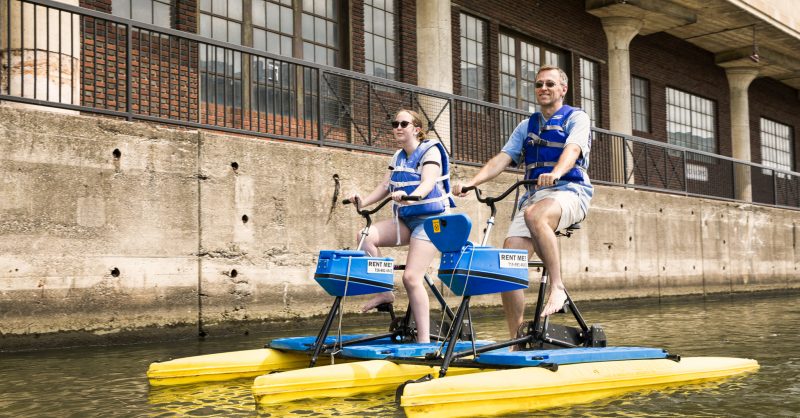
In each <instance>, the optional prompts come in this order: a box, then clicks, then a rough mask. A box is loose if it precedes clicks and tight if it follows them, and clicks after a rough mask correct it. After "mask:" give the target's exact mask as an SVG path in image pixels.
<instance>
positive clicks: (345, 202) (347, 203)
mask: <svg viewBox="0 0 800 418" xmlns="http://www.w3.org/2000/svg"><path fill="white" fill-rule="evenodd" d="M351 203H353V202H351V201H350V199H345V200H342V204H343V205H349V204H351Z"/></svg>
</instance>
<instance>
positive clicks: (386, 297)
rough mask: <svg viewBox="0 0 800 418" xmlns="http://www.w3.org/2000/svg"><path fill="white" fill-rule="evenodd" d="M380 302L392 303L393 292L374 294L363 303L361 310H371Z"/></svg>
mask: <svg viewBox="0 0 800 418" xmlns="http://www.w3.org/2000/svg"><path fill="white" fill-rule="evenodd" d="M382 303H394V293H392V292H383V293H378V294H376V295H375V296H373V297H372V299H370V300H369V302H367V303H365V304H364V306H362V307H361V312H368V311H371V310H373V309H375V308H376V307H377V306H378V305H380V304H382Z"/></svg>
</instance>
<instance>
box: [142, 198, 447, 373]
mask: <svg viewBox="0 0 800 418" xmlns="http://www.w3.org/2000/svg"><path fill="white" fill-rule="evenodd" d="M404 199H405V200H415V199H418V198H417V197H412V196H406V197H404ZM389 202H391V199H388V198H387V199H385V200H384V201H382V202H381V203H380V204H379V205H378V206H376V207H375V208H373V209H369V210H367V209H362V210H359V209H358V208H356V210H357V212H358V213H359V215H361V216H362V217H363V218H364V219H365V221H366V226H365V227H364V229H363V230H362V231H361V237H360V239H359V243H358V249H357V250H323V251H320V254H319V259H318V262H317V268H316V271H315V273H314V279H315V280H316V281H317V283H318V284H319V285H320V286H322V288H323V289H325V291H326V292H328V294H330V295H331V296H334V301H333V303H332V305H331V308H330V310H329V312H328V314H327V316H326V317H325V320H324V322H323V325H322V327H321V329H320V330H319V332H318V333H317V335H316V336H313V337H312V336H308V337H290V338H279V339H275V340H272V341H271V342H270V343H268V344H266V345H265V346H264V348H260V349H252V350H242V351H234V352H225V353H215V354H207V355H200V356H192V357H185V358H179V359H173V360H169V361H162V362H155V363H152V364H151V365H150V367H149V368H148V371H147V377H148V379H149V382H150V385H151V386H166V385H178V384H191V383H200V382H211V381H224V380H230V379H237V378H244V377H255V376H259V375H262V374H264V373H271V372H275V371H284V370H294V369H299V368H305V367H314V366H315V365H316V363H317V361H318V359H319V358H320V357H322V356H331V357H332V358H331V360H332V361H333V357H335V356H336V355H337V354H338V353H339V352H340V351H341V350H342V349H343V348H347V347H352V346H360V345H369V344H372V345H374V344H380V345H381V346H400V345H402V346H403V348H404V350H403V352H404V353H406V354H407V355H409V356H412V357H413V356H419V355H424V354H426V353H427V352H429V351H431V350H433V349H435V345H432V344H427V345H425V344H416V343H413V341H416V337H417V335H416V328H415V327H414V326H413V323H412V320H411V318H412V316H411V309H410V307H409V309H407V310H406V313H405V315H404V316H401V317H397V316H395V313H394V309H393V307H392V305H391V304H382V305H380V306H378V308H377V309H378V311H381V312H388V313H389V315H390V317H391V322H390V324H389V330H388V332H386V333H383V334H376V335H363V334H357V335H342V334H341V319H342V316H341V315H342V314H343V309H342V302H343V300H344V299H345V298H346V297H348V296H356V295H368V294H373V293H380V292H385V291H389V290H392V289H393V287H394V271H396V270H403V269H404V268H405V266H403V265H395V264H394V261H393V260H392V259H391V258H388V257H370V256H368V255H367V254H366V253H365V252H364V251H362V250H361V248H362V246H363V244H364V240H365V239H366V237H367V235H368V233H369V228H370V226H371V225H372V217H371V215H373V214H375V213H376V212H378V211H379V210H380V209H381V208H383V207H384V206H385V205H386V204H387V203H389ZM343 203H344V204H349V203H350V202H349V201H344V202H343ZM425 282H426V283H427V285H428V287H429V288H430V290H431V292H432V293H433V295H434V297H435V298H436V299H437V301H438V302H439V303H440V304H441V307H442V311H443V313H444V315H446V316H447V318H449V320H452V318H453V317H454V314H453V311H452V310H451V309H450V307H449V306H447V303H446V301H445V299H444V297H443V296H442V294H441V292H440V291H439V289H437V288H436V285H435V284H434V282H433V280H431V278H430V277H428V276H427V275H425ZM337 315H338V316H339V319H340V321H339V325H340V326H339V332H338V333H337V335H335V336H330V335H329V334H330V331H331V328H332V326H333V324H334V322H335V320H336V317H337ZM442 322H443V323H442V324H440V329H447V328H448V327H449V324H448V323H447V320H445V321H442ZM431 338H433V339H439V340H440V339H442V337H441V336H439V335H431ZM456 344H457V345H459V344H460V343H456ZM345 361H346V360H345Z"/></svg>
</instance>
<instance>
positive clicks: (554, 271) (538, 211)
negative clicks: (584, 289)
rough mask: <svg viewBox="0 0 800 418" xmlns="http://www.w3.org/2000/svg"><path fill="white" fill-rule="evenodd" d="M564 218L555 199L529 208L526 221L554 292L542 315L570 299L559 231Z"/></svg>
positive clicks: (555, 309)
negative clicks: (559, 223) (564, 281)
mask: <svg viewBox="0 0 800 418" xmlns="http://www.w3.org/2000/svg"><path fill="white" fill-rule="evenodd" d="M560 219H561V205H559V204H558V202H556V201H555V200H554V199H542V200H540V201H538V202H536V203H534V204H532V205H530V206H529V207H528V208H527V209H525V224H526V225H527V226H528V229H529V230H530V231H531V237H532V238H533V241H534V246H535V247H536V250H537V252H538V254H539V257H541V259H542V262H543V263H544V267H545V268H546V269H547V271H548V273H549V276H550V286H549V289H550V291H549V292H548V296H547V303H546V304H545V305H544V308H543V309H542V314H541V316H542V317H545V316H548V315H551V314H553V313H555V312H557V311H559V310H560V309H561V308H563V307H564V304H565V303H566V302H567V292H566V290H565V288H564V283H563V282H562V281H561V254H560V252H559V249H558V240H557V238H556V233H555V230H556V228H558V221H559V220H560Z"/></svg>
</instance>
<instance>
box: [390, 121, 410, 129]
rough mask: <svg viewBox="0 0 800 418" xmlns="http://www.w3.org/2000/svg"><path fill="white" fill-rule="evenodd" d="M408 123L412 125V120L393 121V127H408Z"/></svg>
mask: <svg viewBox="0 0 800 418" xmlns="http://www.w3.org/2000/svg"><path fill="white" fill-rule="evenodd" d="M408 125H411V122H409V121H407V120H404V121H402V122H399V121H396V120H395V121H392V129H397V127H398V126H400V127H402V128H403V129H405V128H408Z"/></svg>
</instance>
